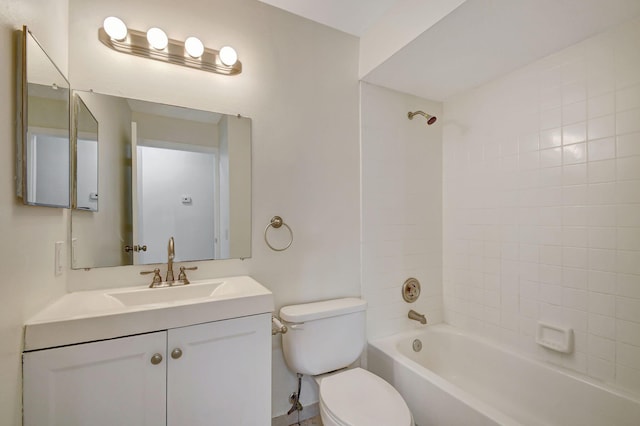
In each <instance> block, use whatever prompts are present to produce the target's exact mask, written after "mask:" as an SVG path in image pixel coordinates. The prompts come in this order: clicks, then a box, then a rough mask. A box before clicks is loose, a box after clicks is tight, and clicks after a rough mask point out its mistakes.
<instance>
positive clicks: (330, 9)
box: [260, 0, 399, 37]
mask: <svg viewBox="0 0 640 426" xmlns="http://www.w3.org/2000/svg"><path fill="white" fill-rule="evenodd" d="M260 1H261V2H263V3H267V4H270V5H271V6H275V7H278V8H280V9H284V10H286V11H287V12H291V13H293V14H295V15H299V16H302V17H304V18H307V19H310V20H312V21H315V22H319V23H321V24H324V25H327V26H329V27H332V28H335V29H337V30H340V31H344V32H345V33H349V34H352V35H355V36H358V37H360V36H362V34H364V32H365V30H366V29H367V28H369V27H370V26H371V25H373V24H374V23H375V22H377V21H378V20H379V19H380V18H381V17H382V16H383V15H384V13H385V12H387V11H388V10H389V9H390V8H391V7H392V6H393V5H394V4H395V3H398V1H399V0H260Z"/></svg>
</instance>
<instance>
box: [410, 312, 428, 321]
mask: <svg viewBox="0 0 640 426" xmlns="http://www.w3.org/2000/svg"><path fill="white" fill-rule="evenodd" d="M408 316H409V319H412V320H415V321H418V322H419V323H420V324H426V323H427V319H426V318H425V317H424V315H422V314H419V313H417V312H416V311H414V310H413V309H411V310H410V311H409V315H408Z"/></svg>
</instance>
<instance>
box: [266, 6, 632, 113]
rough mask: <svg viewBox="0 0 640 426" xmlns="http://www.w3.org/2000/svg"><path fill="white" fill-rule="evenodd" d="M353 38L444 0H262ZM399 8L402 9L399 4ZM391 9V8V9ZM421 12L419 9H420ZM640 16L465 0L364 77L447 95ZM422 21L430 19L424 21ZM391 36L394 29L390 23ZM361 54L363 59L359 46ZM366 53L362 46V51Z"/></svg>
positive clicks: (430, 95) (622, 10) (621, 9)
mask: <svg viewBox="0 0 640 426" xmlns="http://www.w3.org/2000/svg"><path fill="white" fill-rule="evenodd" d="M260 1H263V2H264V3H268V4H271V5H273V6H276V7H279V8H281V9H284V10H287V11H289V12H291V13H294V14H297V15H300V16H303V17H305V18H307V19H311V20H313V21H316V22H319V23H322V24H324V25H328V26H330V27H333V28H336V29H338V30H340V31H344V32H347V33H349V34H353V35H355V36H358V37H361V39H363V40H364V37H367V30H368V29H370V28H372V27H375V26H376V24H378V23H379V22H380V21H381V20H384V19H385V18H386V17H385V14H387V12H389V11H392V13H393V14H394V15H395V16H394V18H396V19H395V20H394V22H395V26H396V28H395V30H396V31H400V30H401V29H402V28H397V27H398V24H397V22H402V21H401V20H398V19H397V17H398V16H397V15H398V13H405V14H406V16H407V20H409V19H411V20H413V21H415V15H414V16H411V10H412V8H414V9H415V8H417V7H418V5H420V6H421V7H423V8H424V5H425V2H426V3H430V2H431V3H434V5H435V3H438V2H440V3H442V0H440V1H439V0H260ZM403 7H404V8H405V9H404V12H402V8H403ZM392 9H393V10H392ZM423 10H424V9H423ZM637 16H640V1H639V0H517V1H515V0H466V1H464V2H463V3H462V4H461V5H460V6H458V7H457V8H455V10H453V11H452V12H450V13H448V14H447V15H446V16H443V17H442V18H441V19H440V20H439V21H438V22H436V23H435V24H433V25H432V24H431V23H429V24H428V25H429V27H428V28H424V31H422V32H421V34H420V35H418V36H417V37H416V38H414V39H413V40H412V41H409V42H408V43H406V44H404V46H403V47H399V48H398V49H395V51H394V52H393V53H391V54H390V55H389V56H388V58H386V60H384V61H383V62H382V63H381V64H380V65H378V66H377V67H376V68H374V69H373V70H372V71H370V72H368V73H367V74H366V75H364V76H362V80H364V81H367V82H370V83H373V84H377V85H380V86H383V87H388V88H391V89H394V90H398V91H401V92H405V93H410V94H413V95H416V96H420V97H423V98H427V99H433V100H441V101H442V100H445V99H447V98H450V97H451V96H454V95H455V94H457V93H461V92H464V91H465V90H468V89H471V88H473V87H477V86H479V85H481V84H483V83H486V82H488V81H490V80H492V79H494V78H497V77H499V76H501V75H504V74H506V73H508V72H510V71H513V70H516V69H518V68H520V67H522V66H524V65H526V64H528V63H530V62H533V61H535V60H537V59H540V58H543V57H545V56H547V55H549V54H551V53H554V52H557V51H559V50H561V49H563V48H565V47H568V46H570V45H572V44H575V43H577V42H579V41H581V40H584V39H586V38H588V37H591V36H593V35H595V34H597V33H599V32H602V31H604V30H606V29H607V28H610V27H612V26H615V25H618V24H620V23H622V22H625V21H627V20H629V19H632V18H634V17H637ZM425 21H427V19H425ZM425 26H426V25H425ZM387 31H389V37H393V36H394V34H393V32H394V28H388V29H387ZM362 46H363V43H361V52H360V55H361V57H362V55H363V52H362V48H363V47H362ZM364 53H366V52H364Z"/></svg>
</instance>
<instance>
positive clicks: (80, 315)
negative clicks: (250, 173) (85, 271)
mask: <svg viewBox="0 0 640 426" xmlns="http://www.w3.org/2000/svg"><path fill="white" fill-rule="evenodd" d="M273 309H274V306H273V294H272V293H271V292H270V291H269V290H268V289H267V288H265V287H264V286H262V285H261V284H260V283H258V282H257V281H256V280H254V279H253V278H251V277H249V276H246V275H245V276H237V277H225V278H216V279H210V280H194V281H192V282H191V284H187V285H176V286H173V287H159V288H148V287H147V286H140V287H125V288H117V289H106V290H93V291H78V292H74V293H68V294H65V295H64V296H62V297H61V298H60V299H58V300H56V301H54V302H53V303H52V304H51V305H49V306H47V307H46V308H45V309H43V310H42V311H41V312H39V313H38V314H37V315H36V316H35V317H33V318H31V319H30V320H29V321H27V323H26V324H25V339H24V348H25V350H27V351H30V350H37V349H44V348H51V347H56V346H63V345H72V344H76V343H82V342H89V341H94V340H102V339H111V338H116V337H121V336H130V335H134V334H141V333H149V332H153V331H160V330H168V329H171V328H177V327H186V326H189V325H193V324H201V323H205V322H211V321H220V320H225V319H230V318H238V317H243V316H249V315H258V314H263V313H267V312H273Z"/></svg>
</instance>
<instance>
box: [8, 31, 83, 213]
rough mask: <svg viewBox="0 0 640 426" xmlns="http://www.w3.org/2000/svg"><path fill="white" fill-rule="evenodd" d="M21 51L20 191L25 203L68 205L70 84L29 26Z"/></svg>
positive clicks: (18, 159) (20, 45)
mask: <svg viewBox="0 0 640 426" xmlns="http://www.w3.org/2000/svg"><path fill="white" fill-rule="evenodd" d="M18 54H19V58H18V61H17V63H18V73H17V75H18V90H17V94H18V96H17V98H18V99H17V104H18V105H17V106H18V109H17V110H18V128H17V132H16V135H17V141H16V142H17V143H16V193H17V195H18V196H19V197H21V198H22V199H23V201H24V203H25V204H29V205H38V206H48V207H66V208H68V207H69V206H70V196H69V194H70V182H71V180H70V172H69V170H70V142H69V92H70V91H69V83H68V82H67V80H66V78H65V77H64V75H63V74H62V73H61V72H60V70H59V69H58V68H57V67H56V65H55V64H54V63H53V61H52V60H51V59H50V58H49V57H48V56H47V54H46V52H45V51H44V49H42V47H41V46H40V44H39V43H38V42H37V40H36V39H35V38H34V37H33V35H32V34H31V32H30V31H29V30H28V29H27V28H26V27H24V28H23V31H22V32H21V33H20V34H19V37H18Z"/></svg>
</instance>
